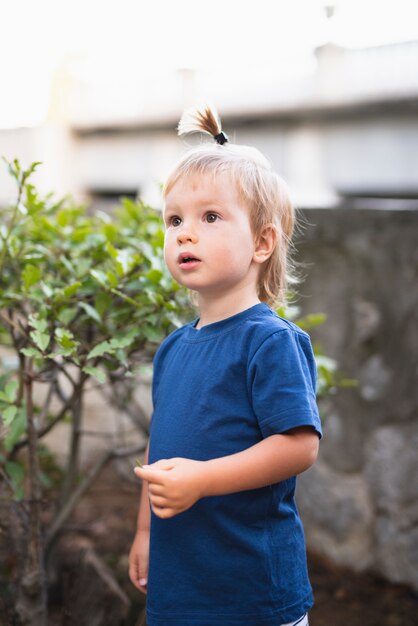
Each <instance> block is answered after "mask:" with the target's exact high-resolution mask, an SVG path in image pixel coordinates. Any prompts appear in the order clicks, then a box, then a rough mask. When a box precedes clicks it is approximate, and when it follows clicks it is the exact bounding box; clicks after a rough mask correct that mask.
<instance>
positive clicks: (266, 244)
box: [253, 224, 277, 263]
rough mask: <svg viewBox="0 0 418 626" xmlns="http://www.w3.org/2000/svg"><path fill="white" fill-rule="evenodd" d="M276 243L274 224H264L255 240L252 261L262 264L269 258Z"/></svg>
mask: <svg viewBox="0 0 418 626" xmlns="http://www.w3.org/2000/svg"><path fill="white" fill-rule="evenodd" d="M276 243H277V228H276V226H275V225H274V224H266V225H265V226H264V228H263V230H262V231H261V233H260V235H259V236H258V237H257V239H256V240H255V248H254V255H253V261H255V263H264V262H265V261H267V259H269V258H270V257H271V255H272V254H273V250H274V248H275V247H276Z"/></svg>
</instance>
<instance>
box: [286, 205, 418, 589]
mask: <svg viewBox="0 0 418 626" xmlns="http://www.w3.org/2000/svg"><path fill="white" fill-rule="evenodd" d="M304 217H305V223H306V226H305V230H304V233H303V234H302V240H301V241H300V243H299V246H298V247H299V253H298V259H299V260H300V261H302V262H303V263H305V264H306V265H305V269H304V272H305V274H306V279H305V281H304V282H303V284H302V285H301V286H300V289H299V293H300V300H299V304H300V305H301V306H302V310H303V312H304V313H308V312H319V311H321V312H325V313H326V314H327V315H328V321H327V323H326V324H325V325H324V326H323V327H321V328H320V329H319V328H318V329H317V330H316V331H315V332H314V333H312V336H313V339H314V340H315V341H319V342H320V343H321V344H322V346H323V347H324V349H325V351H326V353H327V354H329V355H330V356H332V357H335V358H336V359H337V360H338V362H339V365H340V369H341V370H342V372H343V373H344V374H345V375H346V376H347V377H350V378H356V379H357V380H358V387H357V388H354V389H342V390H340V391H338V393H337V394H336V395H334V396H331V397H329V398H327V399H326V401H324V402H322V403H321V410H322V413H323V415H324V417H325V426H324V434H325V436H324V439H323V442H322V444H321V450H320V457H319V460H318V462H317V464H316V465H315V466H314V467H313V468H312V469H311V470H309V471H308V472H307V473H306V474H304V475H303V476H302V477H301V479H300V482H299V488H298V494H297V496H298V504H299V507H300V510H301V513H302V516H303V519H304V522H305V528H306V535H307V540H308V544H309V545H310V546H311V547H312V548H313V549H315V550H317V551H319V552H321V553H323V554H325V555H327V556H328V557H330V558H331V559H333V560H334V561H336V562H338V563H342V564H346V565H349V566H352V567H354V568H356V569H365V568H371V569H374V570H376V571H378V572H380V573H381V574H383V575H384V576H385V577H387V578H388V579H390V580H393V581H403V582H407V583H409V584H411V585H413V586H414V587H415V588H416V589H418V569H417V563H418V453H417V452H418V385H417V374H418V314H417V311H418V289H417V287H418V207H417V208H416V210H413V209H411V210H396V209H392V210H391V209H388V210H374V209H361V208H360V209H359V208H357V209H344V208H341V209H339V210H323V209H322V210H319V209H312V210H309V211H305V213H304Z"/></svg>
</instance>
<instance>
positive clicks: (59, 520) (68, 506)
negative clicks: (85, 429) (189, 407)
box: [45, 445, 145, 549]
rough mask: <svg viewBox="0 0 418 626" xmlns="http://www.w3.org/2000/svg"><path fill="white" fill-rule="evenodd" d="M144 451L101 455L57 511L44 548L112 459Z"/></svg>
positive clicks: (143, 448)
mask: <svg viewBox="0 0 418 626" xmlns="http://www.w3.org/2000/svg"><path fill="white" fill-rule="evenodd" d="M144 451H145V447H144V446H143V445H142V446H135V447H132V448H121V449H116V450H107V451H106V452H104V453H103V454H102V456H101V457H100V458H99V459H98V460H97V461H96V463H95V464H94V465H93V467H92V468H91V469H90V471H89V472H88V473H87V474H86V476H85V478H84V480H82V481H81V483H80V484H79V486H78V487H77V489H76V490H75V491H74V492H73V493H72V495H71V496H70V497H69V498H68V500H67V502H66V503H65V504H64V506H63V507H62V509H61V510H60V511H59V513H58V515H57V517H56V518H55V520H54V522H53V523H52V525H51V527H50V528H49V530H48V532H47V534H46V537H45V546H46V548H47V549H49V548H50V547H51V544H52V542H53V541H54V539H55V537H56V535H57V533H58V532H59V531H60V529H61V527H62V525H63V524H64V522H65V521H66V520H67V519H68V517H69V516H70V515H71V513H72V511H73V509H74V507H75V505H76V504H77V502H78V501H79V500H80V498H81V497H82V496H83V495H84V494H85V492H86V491H87V490H88V489H89V487H90V486H91V485H92V483H93V482H94V481H95V480H96V478H97V477H98V475H99V474H100V472H101V471H102V469H103V468H104V467H105V466H106V465H107V464H108V463H109V461H111V460H112V459H114V458H124V457H126V456H133V455H134V454H141V453H142V452H144Z"/></svg>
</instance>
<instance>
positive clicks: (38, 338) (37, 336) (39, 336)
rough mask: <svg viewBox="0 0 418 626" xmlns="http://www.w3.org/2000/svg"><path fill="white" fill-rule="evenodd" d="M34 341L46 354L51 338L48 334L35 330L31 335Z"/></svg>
mask: <svg viewBox="0 0 418 626" xmlns="http://www.w3.org/2000/svg"><path fill="white" fill-rule="evenodd" d="M30 336H31V338H32V341H33V342H34V343H35V344H36V345H37V346H38V348H39V349H40V350H41V351H42V352H44V351H45V350H46V349H47V347H48V346H49V342H50V337H49V335H47V334H46V333H41V332H39V331H38V330H33V331H32V332H31V333H30Z"/></svg>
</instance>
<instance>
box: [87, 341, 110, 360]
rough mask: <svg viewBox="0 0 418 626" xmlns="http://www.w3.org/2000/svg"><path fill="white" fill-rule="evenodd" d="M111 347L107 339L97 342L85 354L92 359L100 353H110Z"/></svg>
mask: <svg viewBox="0 0 418 626" xmlns="http://www.w3.org/2000/svg"><path fill="white" fill-rule="evenodd" d="M112 352H113V349H112V347H111V345H110V343H109V342H108V341H102V343H98V344H97V346H95V347H94V348H93V349H92V350H90V352H89V353H88V355H87V358H88V359H94V357H96V356H102V354H106V353H112Z"/></svg>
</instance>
